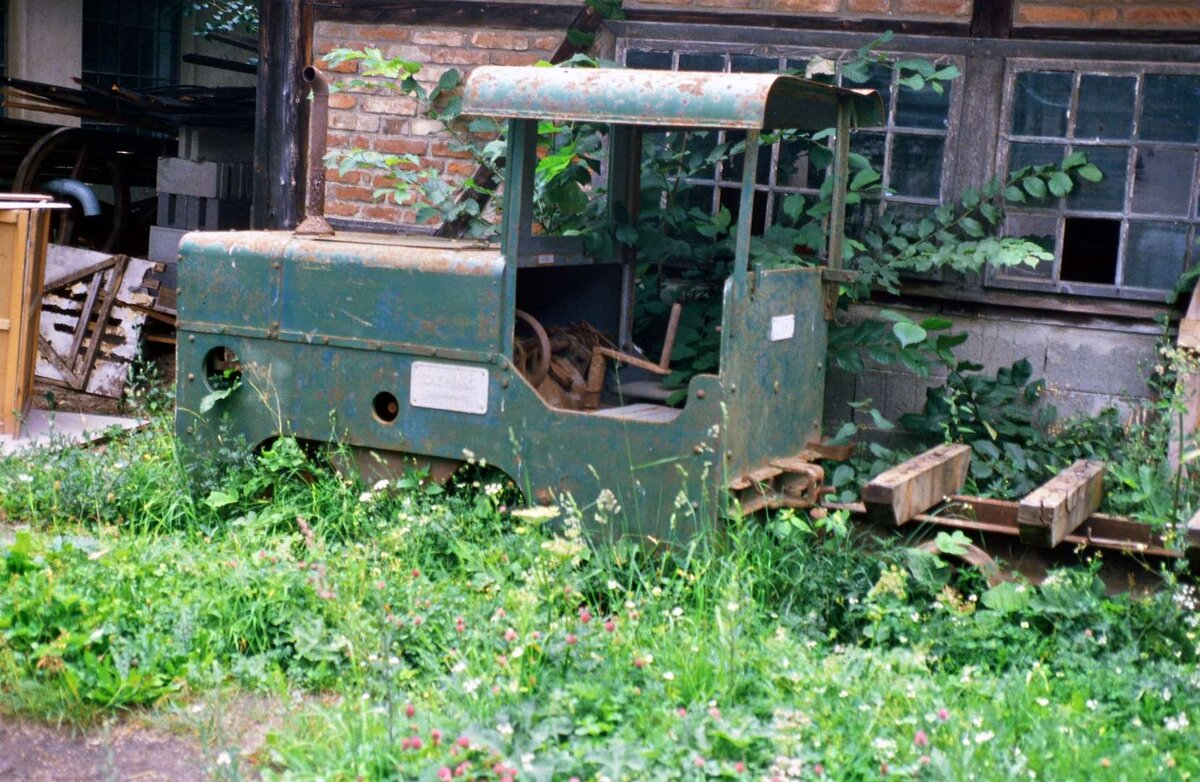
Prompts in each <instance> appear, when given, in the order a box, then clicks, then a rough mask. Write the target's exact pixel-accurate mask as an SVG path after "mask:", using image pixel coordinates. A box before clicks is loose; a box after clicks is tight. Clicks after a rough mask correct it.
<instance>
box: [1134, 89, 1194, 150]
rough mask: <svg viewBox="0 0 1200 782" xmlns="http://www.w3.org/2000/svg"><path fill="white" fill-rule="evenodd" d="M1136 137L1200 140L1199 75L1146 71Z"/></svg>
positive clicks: (1156, 139) (1192, 142) (1185, 140)
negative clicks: (1139, 123)
mask: <svg viewBox="0 0 1200 782" xmlns="http://www.w3.org/2000/svg"><path fill="white" fill-rule="evenodd" d="M1143 90H1144V96H1143V98H1142V121H1141V126H1140V128H1139V129H1138V136H1139V137H1140V138H1141V139H1142V140H1150V141H1182V142H1186V143H1189V144H1194V143H1196V142H1197V141H1200V76H1167V75H1165V74H1161V73H1148V74H1146V80H1145V87H1144V88H1143Z"/></svg>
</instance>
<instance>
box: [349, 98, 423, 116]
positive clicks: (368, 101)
mask: <svg viewBox="0 0 1200 782" xmlns="http://www.w3.org/2000/svg"><path fill="white" fill-rule="evenodd" d="M362 110H363V111H365V112H367V113H369V114H391V115H393V116H397V115H399V116H405V117H411V116H414V115H415V114H416V113H417V102H416V100H414V99H412V98H409V97H407V96H405V95H396V96H392V97H369V98H363V102H362Z"/></svg>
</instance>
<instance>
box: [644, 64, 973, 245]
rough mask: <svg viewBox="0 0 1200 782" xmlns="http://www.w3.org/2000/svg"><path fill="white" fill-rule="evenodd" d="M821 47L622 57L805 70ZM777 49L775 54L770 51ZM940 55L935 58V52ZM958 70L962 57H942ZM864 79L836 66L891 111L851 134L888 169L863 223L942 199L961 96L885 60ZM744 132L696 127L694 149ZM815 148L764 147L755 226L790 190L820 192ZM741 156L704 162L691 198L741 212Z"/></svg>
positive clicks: (773, 213)
mask: <svg viewBox="0 0 1200 782" xmlns="http://www.w3.org/2000/svg"><path fill="white" fill-rule="evenodd" d="M822 53H823V52H821V51H820V50H817V49H812V50H800V49H796V48H795V47H791V48H790V49H788V50H780V51H779V53H778V55H777V56H770V55H764V54H749V53H739V52H731V51H704V50H699V51H684V50H679V49H675V50H669V51H668V50H657V51H656V50H653V49H648V48H647V49H643V48H637V47H636V46H634V45H632V44H631V45H630V46H629V47H627V48H626V49H625V51H624V63H625V65H626V66H627V67H630V68H649V69H663V70H680V71H710V72H719V71H726V72H733V73H780V72H798V73H803V72H804V69H805V66H806V65H807V64H808V62H809V59H810V57H812V56H814V55H818V54H822ZM771 54H774V53H771ZM930 59H934V58H930ZM942 60H943V61H944V62H954V63H955V64H956V65H957V66H958V67H959V68H960V69H961V68H962V67H963V64H962V61H961V59H957V58H942ZM867 77H868V78H867V81H866V82H865V83H853V82H851V81H850V80H847V79H844V78H843V74H842V73H840V72H839V73H838V74H837V77H836V81H837V82H838V83H842V84H844V85H845V86H853V87H866V88H870V89H875V90H878V91H879V93H880V95H881V96H882V98H883V102H884V106H885V108H886V110H887V124H886V125H885V126H884V127H882V128H879V129H874V130H860V131H856V132H855V133H854V135H853V136H852V137H851V142H850V143H851V152H854V153H858V154H860V155H862V156H864V157H865V158H866V159H867V160H869V161H870V162H871V165H872V166H873V167H874V168H875V170H876V171H878V172H879V173H880V175H881V176H882V183H881V184H882V191H883V192H885V193H886V195H885V196H883V197H876V198H872V199H870V200H869V201H867V202H866V203H864V204H863V205H861V206H860V207H858V208H856V209H854V210H853V211H852V213H851V221H852V223H853V222H857V223H858V224H860V225H861V224H862V223H863V222H866V221H870V220H871V219H873V217H874V216H875V215H877V214H878V211H879V209H881V208H887V209H897V210H903V212H904V214H902V216H907V214H906V213H907V212H909V211H911V210H914V209H922V208H924V207H925V206H928V205H935V204H938V203H939V202H940V201H941V198H942V192H943V184H944V180H945V178H946V177H945V173H946V171H947V168H948V167H947V165H946V157H947V153H948V149H949V145H948V136H949V133H950V127H951V121H950V117H951V115H952V114H953V113H954V112H955V111H956V110H957V103H958V96H957V94H956V90H954V89H953V86H951V88H949V89H946V90H944V91H943V92H942V93H941V94H938V93H936V92H934V91H933V90H932V89H926V90H921V91H914V90H911V89H907V88H904V87H901V86H900V85H899V84H897V83H896V79H897V78H898V74H897V73H896V71H895V70H894V69H893V68H891V67H889V66H887V65H883V64H875V65H873V66H871V67H870V68H869V70H868V73H867ZM678 135H679V132H677V131H672V132H664V133H656V134H653V136H652V137H648V138H647V143H673V142H674V140H675V139H676V138H677V137H678ZM744 137H745V133H744V132H740V131H722V132H720V133H717V132H710V133H708V134H706V135H700V134H692V135H691V137H689V142H688V143H689V149H691V150H694V151H698V152H705V151H707V150H711V149H713V148H715V147H716V146H717V145H719V144H726V143H729V144H734V143H736V142H738V141H740V140H742V139H743V138H744ZM814 157H824V156H819V155H814V150H813V149H812V147H811V144H810V142H808V141H807V140H792V139H789V138H787V137H786V136H785V137H784V138H782V139H780V140H778V141H776V142H775V143H773V144H771V145H770V147H769V148H766V147H764V148H763V149H760V150H759V156H758V171H757V172H756V182H757V184H756V187H755V200H754V229H755V232H760V231H762V230H764V229H765V228H767V227H769V226H770V225H771V224H772V223H773V222H774V221H775V220H777V219H778V218H779V214H780V210H781V208H782V202H783V198H784V197H785V196H787V195H788V194H791V193H801V194H804V195H806V196H810V197H815V196H816V195H817V193H818V192H819V191H820V188H821V185H822V184H823V183H824V181H825V176H826V172H827V166H828V160H826V159H816V160H814ZM741 177H742V166H741V156H740V155H735V156H732V157H730V158H729V159H727V160H725V161H724V162H721V161H718V162H717V163H715V164H713V165H711V166H707V167H705V168H703V169H702V170H701V171H699V172H698V173H697V175H696V176H693V177H691V178H689V180H688V181H689V183H690V184H691V185H693V188H692V189H691V191H690V192H689V193H688V198H689V199H690V201H691V205H693V206H699V207H702V208H706V209H710V210H712V211H714V212H715V211H716V210H717V209H718V208H720V207H721V206H724V207H726V208H728V209H729V210H730V211H731V212H735V213H736V211H737V206H738V200H739V198H740V189H741Z"/></svg>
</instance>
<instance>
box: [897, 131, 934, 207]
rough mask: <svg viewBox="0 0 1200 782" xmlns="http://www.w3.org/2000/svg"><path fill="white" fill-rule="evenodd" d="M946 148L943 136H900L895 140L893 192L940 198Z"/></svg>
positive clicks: (898, 134) (899, 134)
mask: <svg viewBox="0 0 1200 782" xmlns="http://www.w3.org/2000/svg"><path fill="white" fill-rule="evenodd" d="M944 146H945V140H944V139H942V138H941V137H940V136H908V135H904V134H901V133H897V134H896V135H895V136H894V137H893V139H892V176H891V179H890V180H889V186H890V187H891V189H892V190H894V191H896V193H897V194H899V195H906V196H915V197H918V198H937V197H938V195H940V194H941V190H942V151H943V148H944Z"/></svg>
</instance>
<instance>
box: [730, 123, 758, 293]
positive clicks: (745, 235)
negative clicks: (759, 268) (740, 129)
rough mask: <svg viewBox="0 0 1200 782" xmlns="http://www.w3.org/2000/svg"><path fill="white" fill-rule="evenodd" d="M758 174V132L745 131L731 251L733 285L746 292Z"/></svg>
mask: <svg viewBox="0 0 1200 782" xmlns="http://www.w3.org/2000/svg"><path fill="white" fill-rule="evenodd" d="M757 173H758V131H757V130H748V131H746V152H745V154H744V155H743V157H742V200H741V202H740V204H739V206H738V223H737V240H736V242H735V244H734V251H733V285H734V288H735V289H736V290H738V291H745V290H746V270H747V269H748V268H749V266H750V226H751V225H752V224H753V222H754V182H755V180H756V178H757Z"/></svg>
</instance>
